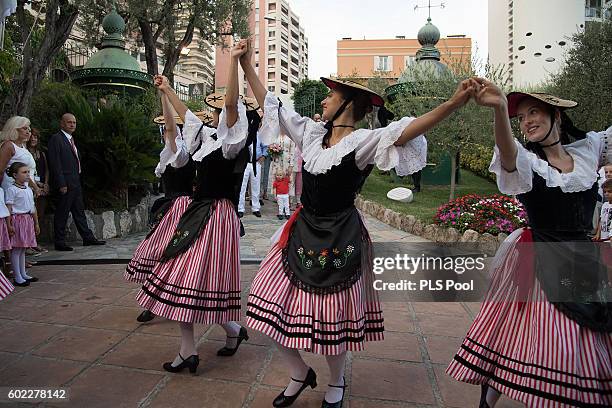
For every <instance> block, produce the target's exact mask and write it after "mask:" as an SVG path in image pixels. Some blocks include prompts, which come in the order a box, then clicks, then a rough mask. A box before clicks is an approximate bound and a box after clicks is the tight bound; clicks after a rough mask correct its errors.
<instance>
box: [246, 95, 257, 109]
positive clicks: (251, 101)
mask: <svg viewBox="0 0 612 408" xmlns="http://www.w3.org/2000/svg"><path fill="white" fill-rule="evenodd" d="M242 102H244V106H246V110H247V112H250V111H254V110H257V109H259V104H258V103H257V99H255V98H251V97H248V96H244V97H243V98H242Z"/></svg>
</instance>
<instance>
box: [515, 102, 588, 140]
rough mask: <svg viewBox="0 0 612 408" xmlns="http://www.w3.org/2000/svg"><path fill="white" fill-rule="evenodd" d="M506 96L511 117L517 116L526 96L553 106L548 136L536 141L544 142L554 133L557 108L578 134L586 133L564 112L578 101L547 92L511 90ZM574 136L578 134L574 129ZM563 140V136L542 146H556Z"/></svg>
mask: <svg viewBox="0 0 612 408" xmlns="http://www.w3.org/2000/svg"><path fill="white" fill-rule="evenodd" d="M506 98H507V99H508V116H510V118H513V117H515V116H516V115H517V114H518V113H517V109H518V106H519V105H520V103H521V102H523V101H524V100H525V99H526V98H534V99H536V100H538V101H540V102H544V103H545V104H546V105H548V106H550V107H552V108H553V109H552V110H551V113H550V119H551V120H550V129H548V133H546V136H544V137H543V138H542V140H538V141H537V142H536V143H542V142H543V141H545V140H546V139H548V137H549V136H550V134H551V133H552V130H553V127H554V126H555V111H556V109H559V111H561V113H562V115H563V119H564V120H566V121H567V122H569V124H570V126H571V127H572V130H574V129H575V130H576V131H577V133H578V134H580V133H584V132H582V131H580V130H579V129H576V128H575V127H574V126H573V124H572V123H571V121H570V120H569V118H568V117H567V115H565V114H564V111H565V110H566V109H570V108H573V107H576V106H577V105H578V103H577V102H574V101H570V100H566V99H561V98H558V97H556V96H554V95H550V94H545V93H539V92H510V93H509V94H508V95H507V96H506ZM571 133H572V136H574V137H576V135H575V134H574V132H573V131H572V132H571ZM560 142H561V138H559V140H557V141H556V142H553V143H551V144H548V145H540V147H550V146H554V145H556V144H558V143H560Z"/></svg>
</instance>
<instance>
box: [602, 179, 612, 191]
mask: <svg viewBox="0 0 612 408" xmlns="http://www.w3.org/2000/svg"><path fill="white" fill-rule="evenodd" d="M601 189H602V190H603V191H606V190H608V191H612V179H608V180H606V181H604V182H603V184H602V185H601Z"/></svg>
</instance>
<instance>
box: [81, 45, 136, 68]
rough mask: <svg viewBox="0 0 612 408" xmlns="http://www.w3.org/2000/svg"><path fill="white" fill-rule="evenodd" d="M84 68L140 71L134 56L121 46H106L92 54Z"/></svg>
mask: <svg viewBox="0 0 612 408" xmlns="http://www.w3.org/2000/svg"><path fill="white" fill-rule="evenodd" d="M83 68H119V69H127V70H130V71H138V72H140V64H139V63H138V61H136V59H135V58H134V57H132V56H131V55H130V54H128V53H127V52H125V51H124V50H122V49H119V48H104V49H101V50H100V51H98V52H96V53H95V54H94V55H92V56H91V57H90V58H89V59H88V60H87V63H86V64H85V66H84V67H83Z"/></svg>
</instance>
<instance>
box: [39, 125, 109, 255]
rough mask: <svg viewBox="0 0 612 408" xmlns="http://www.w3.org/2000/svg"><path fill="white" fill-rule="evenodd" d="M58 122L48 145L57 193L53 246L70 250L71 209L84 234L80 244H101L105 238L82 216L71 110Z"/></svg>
mask: <svg viewBox="0 0 612 408" xmlns="http://www.w3.org/2000/svg"><path fill="white" fill-rule="evenodd" d="M60 126H61V130H60V131H59V132H57V133H56V134H54V135H53V136H51V138H50V139H49V143H48V146H47V148H48V151H49V153H48V158H49V170H50V173H51V185H52V187H53V190H54V192H55V193H57V194H58V199H57V205H56V208H55V217H54V219H53V232H54V240H55V249H56V250H58V251H72V248H71V247H69V246H68V245H66V222H67V221H68V213H72V218H73V219H74V224H75V225H76V227H77V230H78V231H79V234H80V235H81V238H83V245H104V244H105V243H106V242H105V241H99V240H97V239H96V237H95V236H94V234H93V232H91V230H90V229H89V227H88V226H87V218H85V206H84V204H83V191H82V189H81V160H80V157H79V151H78V150H77V147H76V145H75V143H74V138H73V137H72V134H73V133H74V131H75V129H76V118H75V117H74V115H72V114H70V113H65V114H64V115H63V116H62V120H61V122H60Z"/></svg>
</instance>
